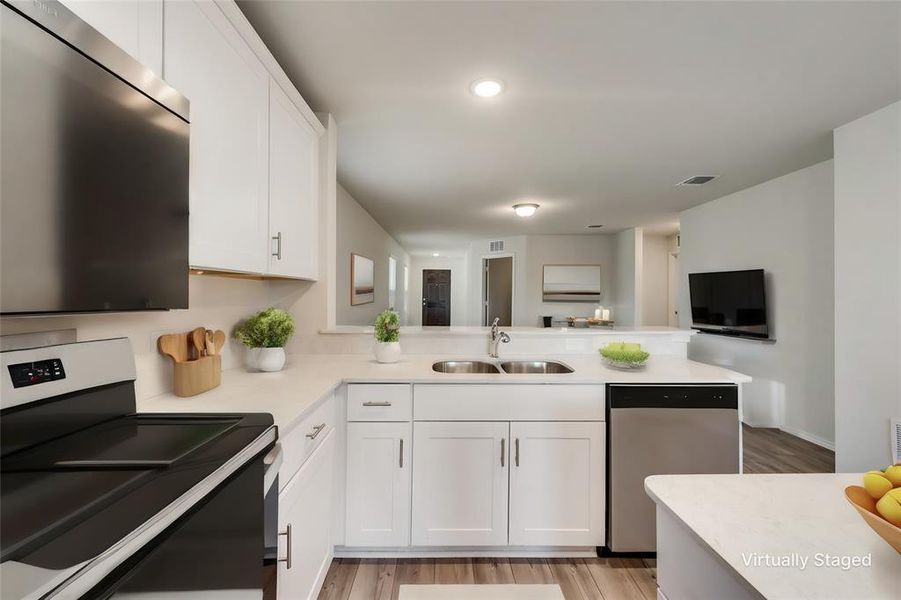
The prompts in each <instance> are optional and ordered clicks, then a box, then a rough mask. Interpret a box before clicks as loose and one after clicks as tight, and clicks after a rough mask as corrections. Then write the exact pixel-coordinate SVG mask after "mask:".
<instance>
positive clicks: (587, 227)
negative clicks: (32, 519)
mask: <svg viewBox="0 0 901 600" xmlns="http://www.w3.org/2000/svg"><path fill="white" fill-rule="evenodd" d="M601 227H603V225H586V226H585V229H600V228H601Z"/></svg>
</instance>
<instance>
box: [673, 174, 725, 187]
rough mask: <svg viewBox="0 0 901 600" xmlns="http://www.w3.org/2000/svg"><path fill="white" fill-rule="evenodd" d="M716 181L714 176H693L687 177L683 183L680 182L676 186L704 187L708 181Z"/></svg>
mask: <svg viewBox="0 0 901 600" xmlns="http://www.w3.org/2000/svg"><path fill="white" fill-rule="evenodd" d="M714 179H716V175H695V176H694V177H689V178H688V179H686V180H685V181H681V182H679V183H677V184H676V185H704V184H705V183H708V182H710V181H713V180H714Z"/></svg>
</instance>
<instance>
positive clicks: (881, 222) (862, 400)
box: [833, 102, 901, 472]
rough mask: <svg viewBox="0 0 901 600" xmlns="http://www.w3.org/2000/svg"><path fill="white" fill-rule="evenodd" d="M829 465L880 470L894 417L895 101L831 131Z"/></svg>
mask: <svg viewBox="0 0 901 600" xmlns="http://www.w3.org/2000/svg"><path fill="white" fill-rule="evenodd" d="M833 139H834V144H835V338H836V341H837V343H836V346H835V468H836V471H839V472H849V471H867V470H870V469H881V468H883V467H885V465H887V464H889V461H890V459H891V450H890V442H889V440H890V438H889V420H890V419H891V418H892V417H901V318H899V315H901V150H899V149H901V102H896V103H895V104H892V105H890V106H888V107H886V108H883V109H882V110H879V111H877V112H875V113H873V114H870V115H868V116H866V117H863V118H861V119H858V120H856V121H853V122H851V123H848V124H847V125H843V126H842V127H839V128H838V129H836V130H835V135H834V138H833Z"/></svg>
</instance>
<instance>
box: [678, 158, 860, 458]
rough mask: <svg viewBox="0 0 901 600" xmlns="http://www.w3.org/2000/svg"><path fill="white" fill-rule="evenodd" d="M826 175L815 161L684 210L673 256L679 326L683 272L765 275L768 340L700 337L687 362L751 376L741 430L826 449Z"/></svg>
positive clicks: (830, 408)
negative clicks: (795, 438)
mask: <svg viewBox="0 0 901 600" xmlns="http://www.w3.org/2000/svg"><path fill="white" fill-rule="evenodd" d="M832 168H833V165H832V161H826V162H822V163H819V164H817V165H813V166H811V167H807V168H805V169H801V170H800V171H796V172H794V173H790V174H788V175H785V176H783V177H779V178H778V179H773V180H771V181H767V182H766V183H762V184H760V185H757V186H754V187H752V188H748V189H746V190H742V191H740V192H737V193H735V194H731V195H729V196H725V197H723V198H720V199H718V200H714V201H712V202H708V203H706V204H702V205H700V206H697V207H695V208H691V209H689V210H686V211H685V212H683V213H682V214H681V219H680V221H681V239H682V246H681V250H680V254H679V259H680V263H681V272H682V275H681V282H680V283H681V286H680V287H681V291H680V296H681V300H680V303H679V305H680V310H679V314H680V324H681V326H682V327H689V326H690V325H691V310H690V303H689V291H688V274H689V273H695V272H704V271H721V270H734V269H753V268H763V269H765V270H766V273H767V310H768V313H769V315H768V317H769V325H770V335H771V336H772V337H773V338H775V340H776V342H775V343H763V342H759V341H750V340H745V339H735V338H727V337H720V336H714V335H707V334H700V335H697V336H695V337H694V338H693V339H692V342H691V344H690V345H689V357H690V358H692V359H694V360H699V361H702V362H707V363H713V364H718V365H723V366H727V367H730V368H734V369H735V370H736V371H739V372H742V373H746V374H748V375H751V376H752V377H753V378H754V381H753V382H752V383H750V384H748V385H747V386H745V388H744V392H743V401H744V419H745V421H746V422H747V423H748V424H750V425H753V426H764V427H782V428H783V429H785V430H786V431H788V432H790V433H793V434H795V435H799V436H801V437H805V438H807V439H809V440H811V441H816V442H818V443H820V444H823V445H826V446H831V445H832V443H833V441H834V439H835V438H834V434H835V419H834V416H835V415H834V412H835V411H834V389H833V373H832V368H833V343H834V339H833V313H834V308H833V257H832V252H833V236H832V229H833V185H832ZM844 343H845V341H844V340H842V341H840V344H844Z"/></svg>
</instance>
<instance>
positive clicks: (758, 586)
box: [645, 473, 901, 600]
mask: <svg viewBox="0 0 901 600" xmlns="http://www.w3.org/2000/svg"><path fill="white" fill-rule="evenodd" d="M860 482H861V475H860V474H833V473H810V474H807V473H805V474H796V473H791V474H773V475H769V474H766V475H763V474H761V475H756V474H755V475H653V476H651V477H648V478H647V479H646V480H645V490H646V491H647V493H648V495H649V496H650V497H651V498H652V499H653V500H654V501H655V502H656V503H657V505H658V506H663V507H665V508H666V509H667V510H669V511H670V512H672V513H673V514H674V515H675V516H676V518H677V519H678V520H679V521H681V522H682V523H683V524H684V525H686V526H687V527H688V528H689V529H690V530H691V531H692V532H694V534H695V535H696V536H697V537H698V538H699V539H700V541H701V542H702V543H703V544H704V545H706V546H707V547H708V548H710V549H711V550H712V551H713V552H714V553H715V554H716V555H718V556H719V557H720V558H721V559H722V560H723V561H725V563H726V564H728V566H729V567H731V568H732V569H733V570H734V571H735V572H736V573H738V575H739V576H740V577H741V578H743V579H744V580H745V581H746V582H747V583H748V584H750V586H751V587H753V588H754V589H755V590H757V591H758V592H759V593H760V594H761V595H762V596H764V597H765V598H769V599H771V600H776V599H779V598H785V599H789V598H790V599H802V598H811V599H814V598H816V599H821V598H868V599H876V598H899V597H901V555H899V554H898V553H897V552H895V551H894V550H893V549H892V547H891V546H889V545H888V544H887V543H885V542H884V541H883V540H882V539H881V538H880V537H879V536H878V535H877V534H876V533H875V532H874V531H873V530H871V529H870V528H869V526H867V524H866V523H865V522H864V521H863V519H861V518H860V515H858V514H857V512H856V511H855V510H854V508H853V507H852V506H851V505H850V504H849V503H848V501H847V500H846V499H845V496H844V489H845V487H846V486H849V485H860ZM818 554H819V555H827V554H828V555H831V556H833V557H834V556H861V557H862V556H866V555H870V556H871V557H872V565H871V566H869V567H866V566H859V567H856V568H850V569H848V570H843V569H842V568H840V567H828V566H817V565H816V558H817V555H818ZM766 556H770V557H778V558H779V560H789V561H793V562H792V564H791V565H790V566H767V564H766V563H765V562H763V561H765V560H766V559H765V558H764V557H766ZM782 557H789V558H788V559H783V558H782ZM803 558H806V559H807V560H808V562H807V564H806V566H805V567H804V568H803V569H802V568H801V566H800V565H801V562H800V561H801V560H802V559H803ZM661 559H662V558H661ZM662 560H665V559H662ZM773 560H775V558H774V559H773ZM749 563H750V564H749Z"/></svg>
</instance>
